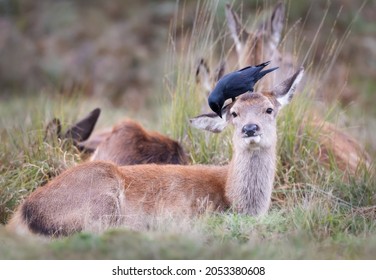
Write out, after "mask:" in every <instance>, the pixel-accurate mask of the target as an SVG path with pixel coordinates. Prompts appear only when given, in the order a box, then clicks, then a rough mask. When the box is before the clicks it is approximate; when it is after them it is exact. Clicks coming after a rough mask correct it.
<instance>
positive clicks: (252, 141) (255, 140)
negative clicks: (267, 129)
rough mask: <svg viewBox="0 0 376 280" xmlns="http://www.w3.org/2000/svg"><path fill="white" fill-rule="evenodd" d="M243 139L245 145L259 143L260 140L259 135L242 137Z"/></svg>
mask: <svg viewBox="0 0 376 280" xmlns="http://www.w3.org/2000/svg"><path fill="white" fill-rule="evenodd" d="M244 141H245V143H246V144H247V145H255V144H259V143H260V141H261V136H260V135H257V136H253V137H246V138H244Z"/></svg>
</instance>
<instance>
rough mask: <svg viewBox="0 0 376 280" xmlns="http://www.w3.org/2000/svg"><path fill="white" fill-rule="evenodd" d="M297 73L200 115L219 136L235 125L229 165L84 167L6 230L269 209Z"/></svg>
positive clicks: (27, 206) (51, 232) (51, 186)
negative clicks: (279, 121)
mask: <svg viewBox="0 0 376 280" xmlns="http://www.w3.org/2000/svg"><path fill="white" fill-rule="evenodd" d="M302 76H303V69H302V68H301V69H300V70H299V71H297V72H296V73H295V74H294V75H293V76H291V77H290V78H288V79H287V80H285V81H284V82H283V83H281V84H280V85H278V86H276V87H275V88H274V89H273V90H271V91H269V92H263V93H258V92H254V93H246V94H244V95H242V96H240V97H239V98H238V99H237V100H236V101H235V102H233V103H231V104H229V105H228V106H226V107H225V108H223V113H222V115H223V119H221V118H219V117H218V116H217V115H216V114H213V113H212V114H204V115H200V116H198V117H196V118H194V119H192V120H191V123H192V125H193V126H195V127H197V128H200V129H204V130H208V131H211V132H220V131H222V130H223V129H224V128H225V127H226V126H227V125H228V124H232V125H233V126H234V133H233V145H234V154H233V158H232V160H231V162H230V163H229V165H227V166H204V165H191V166H189V165H188V166H183V165H155V164H149V165H132V166H117V165H114V164H112V163H109V162H103V161H93V162H87V163H83V164H81V165H78V166H76V167H73V168H72V169H70V170H67V171H66V172H64V173H63V174H61V175H60V176H58V177H56V178H55V179H53V180H52V181H51V182H49V183H48V184H47V185H46V186H45V187H42V188H38V189H37V190H36V191H35V192H34V193H32V194H31V195H30V196H29V197H28V198H27V199H26V200H25V201H24V202H23V203H22V204H21V205H20V206H19V207H18V209H17V211H16V212H15V214H14V216H13V217H12V219H11V221H10V223H9V224H8V228H9V229H10V230H13V231H16V232H19V233H34V234H40V235H46V236H61V235H69V234H72V233H74V232H78V231H92V232H99V231H103V230H104V229H106V228H111V227H120V226H127V227H130V228H136V229H140V228H143V227H144V226H146V225H145V224H144V223H147V221H148V219H149V218H150V217H153V216H154V217H155V216H158V215H165V214H168V215H177V216H179V215H188V216H189V215H194V214H199V213H200V212H201V211H205V210H216V211H223V210H225V209H228V208H232V209H233V210H234V211H237V212H239V213H244V214H249V215H262V214H265V213H266V212H267V211H268V208H269V205H270V201H271V192H272V188H273V181H274V175H275V166H276V142H277V128H276V117H277V114H278V112H279V110H280V109H281V108H282V107H283V106H284V105H286V104H287V103H289V101H290V100H291V98H292V96H293V93H294V91H295V88H296V86H297V84H298V83H299V81H300V80H301V78H302Z"/></svg>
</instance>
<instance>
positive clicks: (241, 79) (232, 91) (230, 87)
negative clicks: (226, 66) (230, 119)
mask: <svg viewBox="0 0 376 280" xmlns="http://www.w3.org/2000/svg"><path fill="white" fill-rule="evenodd" d="M269 63H270V61H267V62H264V63H261V64H259V65H256V66H248V67H245V68H243V69H240V70H238V71H235V72H231V73H229V74H226V75H224V76H223V77H222V78H221V79H220V80H219V81H218V83H217V84H216V86H215V88H214V90H213V91H212V92H211V93H210V95H209V98H208V103H209V106H210V108H211V109H212V110H213V111H214V112H215V113H217V115H218V116H220V117H221V118H222V107H223V104H224V103H225V101H226V100H227V99H229V98H232V100H233V101H235V97H237V96H239V95H241V94H243V93H245V92H247V91H253V87H254V85H255V84H256V83H257V81H258V80H260V79H261V78H262V77H264V76H265V75H266V74H268V73H270V72H272V71H274V70H276V69H278V67H275V68H271V69H268V70H265V71H261V70H262V69H263V68H264V67H265V66H267V65H269Z"/></svg>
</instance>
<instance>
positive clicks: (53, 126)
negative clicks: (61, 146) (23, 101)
mask: <svg viewBox="0 0 376 280" xmlns="http://www.w3.org/2000/svg"><path fill="white" fill-rule="evenodd" d="M54 137H57V138H59V139H60V138H61V122H60V120H59V119H57V118H54V119H53V120H52V121H50V122H49V123H48V124H47V127H46V131H45V134H44V141H46V140H48V139H53V138H54Z"/></svg>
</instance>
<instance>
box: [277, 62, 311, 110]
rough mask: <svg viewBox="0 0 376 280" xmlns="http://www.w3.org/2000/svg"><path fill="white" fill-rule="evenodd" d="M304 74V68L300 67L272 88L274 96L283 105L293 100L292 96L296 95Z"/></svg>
mask: <svg viewBox="0 0 376 280" xmlns="http://www.w3.org/2000/svg"><path fill="white" fill-rule="evenodd" d="M303 74H304V68H303V67H300V69H299V70H298V71H297V72H296V73H295V74H294V75H292V76H291V77H290V78H288V79H286V80H284V81H283V82H282V83H280V84H279V85H278V86H276V87H275V88H274V89H273V90H272V92H273V94H274V96H275V97H276V99H277V100H278V102H279V103H280V104H281V107H283V106H285V105H287V104H288V103H289V102H290V101H291V99H292V97H293V96H294V92H295V90H296V87H297V86H298V84H299V82H300V81H301V79H302V78H303Z"/></svg>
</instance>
